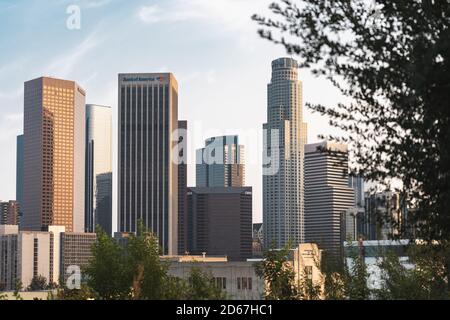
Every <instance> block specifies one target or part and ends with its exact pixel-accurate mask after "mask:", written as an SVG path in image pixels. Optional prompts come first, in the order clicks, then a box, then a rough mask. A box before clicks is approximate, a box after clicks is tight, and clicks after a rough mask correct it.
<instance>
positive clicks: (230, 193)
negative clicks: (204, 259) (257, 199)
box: [188, 187, 252, 261]
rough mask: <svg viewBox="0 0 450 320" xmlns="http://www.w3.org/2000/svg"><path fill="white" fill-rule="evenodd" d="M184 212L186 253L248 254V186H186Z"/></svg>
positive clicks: (241, 256)
mask: <svg viewBox="0 0 450 320" xmlns="http://www.w3.org/2000/svg"><path fill="white" fill-rule="evenodd" d="M188 212H189V227H188V230H189V232H188V239H189V241H188V243H189V246H188V251H189V253H191V254H196V255H201V254H202V253H203V252H205V253H206V254H207V255H227V256H228V259H229V260H232V261H233V260H234V261H236V260H237V261H245V260H246V259H249V258H251V257H252V188H251V187H212V188H204V187H200V188H199V187H196V188H188Z"/></svg>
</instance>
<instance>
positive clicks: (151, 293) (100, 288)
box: [58, 223, 226, 300]
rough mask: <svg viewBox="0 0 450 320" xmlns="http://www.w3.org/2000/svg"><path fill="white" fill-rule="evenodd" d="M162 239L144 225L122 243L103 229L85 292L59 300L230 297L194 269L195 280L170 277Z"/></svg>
mask: <svg viewBox="0 0 450 320" xmlns="http://www.w3.org/2000/svg"><path fill="white" fill-rule="evenodd" d="M160 254H161V250H160V246H159V242H158V238H157V237H156V236H155V235H153V234H152V233H151V232H149V231H148V230H147V229H146V228H145V227H144V226H143V224H142V223H139V224H138V230H137V232H136V234H132V235H130V237H129V238H128V239H127V241H126V242H125V243H124V244H119V243H118V242H116V241H115V240H114V239H112V238H111V237H109V236H108V235H107V234H105V233H104V232H103V231H101V230H100V229H99V230H98V236H97V242H96V243H95V245H94V246H93V258H92V260H91V262H90V264H89V266H88V267H87V268H86V269H85V270H84V271H85V273H86V276H87V283H86V285H85V286H82V288H81V290H67V289H64V290H62V291H60V292H59V294H58V297H62V298H66V297H67V299H72V300H76V299H83V300H84V299H88V298H93V299H102V300H125V299H134V300H162V299H165V300H167V299H170V300H194V299H195V300H207V299H223V298H225V297H226V295H225V294H224V293H223V291H222V290H221V289H219V288H217V286H215V285H214V284H213V281H212V276H211V275H210V274H208V273H206V272H204V271H201V270H197V269H193V270H192V271H191V273H190V279H191V281H188V280H186V279H180V278H176V277H173V276H171V275H169V266H170V265H169V262H166V261H164V260H162V259H161V258H160Z"/></svg>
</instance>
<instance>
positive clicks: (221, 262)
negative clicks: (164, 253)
mask: <svg viewBox="0 0 450 320" xmlns="http://www.w3.org/2000/svg"><path fill="white" fill-rule="evenodd" d="M162 259H164V260H166V261H170V267H169V274H170V275H172V276H174V277H178V278H181V279H188V278H189V275H190V273H191V270H192V268H194V267H197V268H200V270H202V271H204V272H209V273H210V274H211V275H212V277H213V278H214V281H215V283H216V284H217V285H218V286H219V287H220V288H221V289H222V290H223V291H225V292H226V293H227V294H228V296H229V297H230V298H231V299H235V300H261V299H263V295H264V280H263V279H261V278H259V277H258V275H257V274H256V271H255V267H254V264H255V261H228V259H227V257H225V256H222V257H220V256H217V257H213V256H211V257H207V256H176V257H162Z"/></svg>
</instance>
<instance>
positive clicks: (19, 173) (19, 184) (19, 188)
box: [16, 134, 23, 224]
mask: <svg viewBox="0 0 450 320" xmlns="http://www.w3.org/2000/svg"><path fill="white" fill-rule="evenodd" d="M16 148H17V150H16V201H17V202H18V205H19V221H18V223H19V224H20V217H21V216H22V209H21V205H22V202H23V134H22V135H20V136H17V146H16Z"/></svg>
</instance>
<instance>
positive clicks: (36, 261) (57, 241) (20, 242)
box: [0, 225, 96, 291]
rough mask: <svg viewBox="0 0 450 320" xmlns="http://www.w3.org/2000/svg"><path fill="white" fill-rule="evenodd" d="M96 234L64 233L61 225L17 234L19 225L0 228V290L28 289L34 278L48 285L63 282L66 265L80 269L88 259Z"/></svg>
mask: <svg viewBox="0 0 450 320" xmlns="http://www.w3.org/2000/svg"><path fill="white" fill-rule="evenodd" d="M95 239H96V235H95V234H76V233H66V232H65V227H63V226H49V227H48V231H19V228H18V226H11V225H4V226H0V289H3V290H6V291H8V290H16V289H17V288H18V284H19V283H20V284H21V286H22V288H27V287H28V286H29V285H30V284H31V282H32V280H33V278H36V277H38V276H39V277H44V278H45V279H46V282H47V284H58V283H59V282H60V280H61V278H63V279H66V277H65V276H66V272H67V266H70V265H76V266H79V267H80V268H82V267H83V266H85V265H86V263H87V261H88V260H89V259H90V257H91V246H92V244H93V242H94V241H95Z"/></svg>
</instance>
